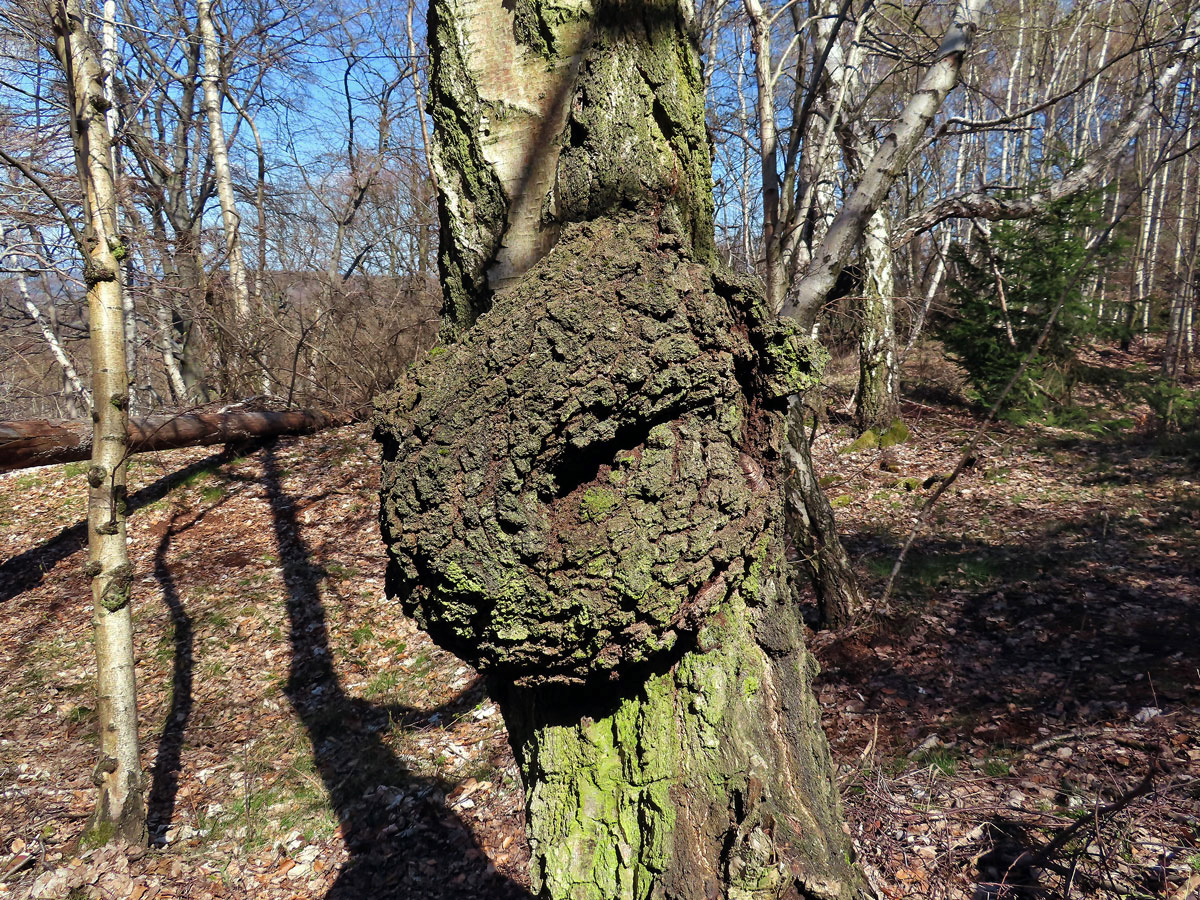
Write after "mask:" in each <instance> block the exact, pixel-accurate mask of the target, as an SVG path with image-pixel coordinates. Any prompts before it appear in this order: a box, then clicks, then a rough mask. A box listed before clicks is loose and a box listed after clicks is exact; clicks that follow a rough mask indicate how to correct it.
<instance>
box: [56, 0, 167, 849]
mask: <svg viewBox="0 0 1200 900" xmlns="http://www.w3.org/2000/svg"><path fill="white" fill-rule="evenodd" d="M83 21H84V20H83V15H82V11H81V9H80V6H79V2H78V0H65V3H64V5H63V6H62V7H61V9H60V14H59V15H58V16H56V18H55V31H56V34H55V47H56V52H57V55H58V59H59V63H60V64H61V65H62V67H63V71H64V72H66V73H67V75H68V99H69V102H70V115H71V136H72V139H73V142H74V147H75V156H76V166H77V170H78V173H79V182H80V188H81V190H82V194H83V198H84V231H83V233H82V235H80V243H81V247H80V249H81V251H82V252H83V257H84V281H85V283H86V284H87V294H88V316H89V319H88V321H89V334H90V343H91V353H92V398H93V407H92V421H93V432H92V434H93V437H92V455H91V459H92V465H91V468H90V469H89V470H88V484H89V485H90V490H89V493H88V563H87V566H86V570H87V572H88V574H89V575H90V576H91V578H92V601H93V608H94V616H93V624H94V635H95V648H96V687H97V695H98V702H97V719H98V721H99V732H100V759H99V762H98V763H97V765H96V768H95V771H94V773H93V781H94V782H95V784H96V786H97V788H99V796H98V798H97V801H96V809H95V811H94V812H93V813H92V816H91V819H90V820H89V821H88V824H87V827H86V829H85V832H84V841H85V843H92V844H100V843H107V842H108V841H111V840H126V841H129V842H131V843H137V844H140V843H144V842H145V840H146V805H145V798H144V792H145V776H144V774H143V772H142V765H141V759H140V757H139V753H138V734H137V688H136V684H135V681H134V658H133V625H132V619H131V617H130V611H129V599H130V590H131V587H132V584H133V570H132V567H131V566H130V563H129V558H128V555H127V553H126V545H125V471H126V466H125V459H126V425H127V420H128V408H129V378H128V374H127V372H126V369H125V321H124V305H123V303H122V298H121V279H120V259H121V257H122V256H123V255H124V252H125V248H124V247H123V246H122V244H121V239H120V236H119V234H118V231H117V222H116V194H115V185H114V172H113V156H112V136H111V134H110V133H109V130H108V124H107V122H106V120H105V110H107V108H108V106H107V102H106V101H105V98H104V72H103V69H102V68H101V66H100V63H99V60H98V58H97V53H96V47H95V43H94V40H93V38H92V36H91V35H90V34H88V32H87V30H86V28H85V27H84V24H83Z"/></svg>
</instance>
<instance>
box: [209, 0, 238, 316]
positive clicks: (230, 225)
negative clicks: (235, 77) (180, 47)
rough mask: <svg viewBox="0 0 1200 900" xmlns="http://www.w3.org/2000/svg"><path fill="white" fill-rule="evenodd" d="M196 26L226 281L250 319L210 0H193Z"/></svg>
mask: <svg viewBox="0 0 1200 900" xmlns="http://www.w3.org/2000/svg"><path fill="white" fill-rule="evenodd" d="M196 26H197V28H198V29H199V31H200V38H201V40H202V41H203V43H204V67H203V69H202V70H201V82H202V84H203V87H204V112H205V115H206V116H207V117H208V143H209V152H210V153H211V154H212V162H213V178H214V180H215V181H216V183H217V198H218V200H219V201H220V204H221V223H222V226H223V229H224V232H225V250H226V253H227V255H228V265H229V283H230V289H231V291H232V293H233V309H234V315H235V316H236V317H237V320H238V321H239V322H248V321H249V319H250V291H249V287H248V284H247V279H246V263H245V260H244V258H243V256H242V239H241V221H242V220H241V216H240V215H239V214H238V209H237V200H236V198H235V197H234V195H233V173H232V171H231V169H230V166H229V148H228V147H227V146H226V143H225V126H224V123H223V122H222V120H221V94H222V86H221V48H220V44H219V42H218V40H217V30H216V28H214V27H213V21H212V0H196Z"/></svg>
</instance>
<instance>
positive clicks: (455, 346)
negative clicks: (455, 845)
mask: <svg viewBox="0 0 1200 900" xmlns="http://www.w3.org/2000/svg"><path fill="white" fill-rule="evenodd" d="M433 5H434V6H435V7H436V10H435V11H434V12H432V13H431V29H430V33H431V37H432V40H433V50H434V59H435V71H436V72H438V73H440V77H441V78H442V79H444V80H447V79H448V81H446V82H445V83H447V84H452V85H453V92H454V93H455V94H456V95H457V96H459V97H463V96H468V97H473V99H472V103H475V104H476V105H475V106H474V107H473V109H474V112H473V113H472V114H471V115H466V116H464V115H450V114H446V115H439V114H438V112H437V111H436V109H435V124H436V126H437V128H439V129H443V130H444V129H450V131H449V133H442V134H440V135H439V137H438V142H439V146H441V147H443V148H457V150H461V151H462V152H461V153H459V155H458V157H457V158H458V159H459V160H460V161H465V162H463V163H462V165H463V166H464V167H467V168H470V167H475V168H474V171H472V172H469V173H459V175H460V176H461V177H460V179H459V181H458V182H455V181H454V180H453V179H451V181H450V182H449V187H448V188H447V195H446V196H445V197H444V198H443V226H444V231H443V236H444V244H443V250H442V253H443V268H444V271H446V272H447V273H450V274H452V275H455V276H456V277H455V278H454V279H452V280H451V282H450V283H448V284H447V285H446V295H447V296H446V299H447V306H446V313H447V320H448V323H449V324H448V325H447V327H446V328H445V329H444V331H443V338H444V339H445V340H446V343H445V344H444V345H443V346H440V347H438V348H435V350H434V351H433V352H431V353H430V354H429V356H428V357H427V358H426V360H424V361H423V362H422V363H420V364H419V365H418V366H417V367H416V369H415V371H414V372H413V373H412V376H411V377H410V378H408V379H406V380H405V381H403V382H401V383H400V384H398V385H397V386H396V389H395V390H394V391H392V392H391V393H390V394H388V395H385V396H384V397H382V398H380V400H379V401H378V404H377V409H378V413H377V419H376V422H377V430H376V435H377V437H378V438H379V440H380V441H381V442H382V444H383V457H384V468H383V485H382V511H381V525H382V531H383V534H384V538H385V541H386V542H387V543H388V549H389V554H390V560H389V569H388V586H389V590H390V591H391V592H392V593H393V594H394V595H396V596H398V597H399V598H400V599H401V600H402V602H403V603H404V606H405V609H406V610H407V611H408V612H409V613H410V614H412V615H414V616H416V617H417V619H418V621H419V622H421V624H422V625H423V627H425V628H426V630H428V632H429V633H430V634H431V635H432V636H433V637H434V639H435V640H437V641H438V642H439V643H440V644H441V645H442V646H445V647H447V648H449V649H450V650H452V651H453V652H455V653H457V654H458V655H460V656H461V657H462V658H464V659H466V660H467V661H469V662H470V663H471V664H472V665H474V666H476V667H477V668H479V669H480V670H481V671H483V672H484V673H485V674H486V675H487V677H488V679H489V683H490V684H491V687H492V691H493V693H494V695H495V696H496V698H497V700H498V701H499V703H500V706H501V708H502V710H503V712H504V715H505V718H506V721H507V723H508V726H509V730H510V735H511V740H512V743H513V747H514V750H515V752H516V756H517V760H518V763H519V765H520V768H521V772H522V775H523V778H524V780H525V789H526V798H527V804H528V806H527V814H528V833H529V836H530V841H531V844H532V848H533V871H532V875H533V881H534V886H535V891H536V893H537V895H538V896H539V897H540V898H546V900H568V898H570V900H580V898H583V900H589V898H597V900H599V898H605V900H607V898H612V900H616V898H664V900H665V898H672V900H700V898H705V900H708V898H711V897H729V898H750V897H754V898H782V897H822V898H826V897H828V898H851V897H854V896H856V895H857V894H858V893H859V891H860V887H859V885H860V882H859V880H858V877H857V875H856V872H855V870H854V867H853V865H852V863H851V862H850V855H851V851H850V845H849V841H848V839H847V838H846V836H845V834H844V832H843V830H842V827H841V816H840V809H839V805H838V799H837V792H836V787H835V782H834V779H833V773H832V764H831V761H830V757H829V750H828V746H827V744H826V741H825V738H824V736H823V734H822V732H821V728H820V716H819V711H818V709H817V706H816V701H815V698H814V696H813V692H812V688H811V678H812V675H813V670H814V664H813V662H812V660H811V658H810V657H809V656H808V655H807V653H806V651H805V649H804V644H803V640H802V626H801V623H800V620H799V617H798V614H797V611H796V609H795V608H794V606H793V605H792V603H791V602H790V591H789V590H788V585H787V570H786V566H785V561H784V552H783V548H784V538H783V530H782V522H783V494H782V491H781V485H782V477H783V458H782V446H783V411H784V408H785V406H786V403H787V397H789V396H791V395H794V394H797V393H802V392H803V391H805V390H807V389H808V388H810V387H811V386H812V385H813V384H814V383H815V380H816V379H817V378H818V377H819V374H820V368H821V361H822V360H823V355H822V353H821V352H820V351H819V350H818V349H817V348H815V347H814V346H813V345H812V344H811V342H810V341H809V340H808V339H807V338H806V337H804V336H803V335H801V333H800V332H799V331H798V330H797V328H796V327H795V326H793V325H792V324H791V323H790V322H780V321H778V320H776V319H775V318H774V316H773V314H772V312H771V311H770V310H769V309H768V308H767V305H766V303H765V301H764V299H763V297H762V294H761V292H760V291H759V289H758V288H757V287H756V286H755V285H753V284H752V283H749V282H747V281H744V280H741V279H739V278H736V277H734V276H732V275H729V274H727V273H724V272H722V271H719V270H718V269H716V268H715V260H714V254H713V242H712V220H711V215H712V207H711V202H712V201H711V189H710V182H709V179H710V174H709V156H708V147H707V142H706V140H705V133H704V123H703V109H702V106H701V99H700V98H701V96H702V95H701V92H700V86H701V82H700V70H699V66H698V64H697V59H696V53H695V48H694V43H693V42H694V35H693V34H692V23H691V21H690V18H689V13H688V12H687V11H686V10H685V8H684V6H683V5H676V3H675V2H666V0H659V2H653V0H652V2H646V3H622V2H608V3H595V4H587V3H577V4H574V3H573V4H572V5H570V6H569V7H568V6H566V5H565V3H564V2H559V3H554V2H550V0H519V2H517V3H515V4H509V6H508V8H506V7H505V5H504V4H502V3H501V2H500V0H494V2H485V0H434V4H433ZM504 15H507V16H508V20H507V21H508V22H509V24H508V25H507V28H508V29H509V30H510V31H509V32H505V33H504V34H502V35H500V36H499V37H497V36H495V35H494V34H493V35H492V36H491V37H488V38H483V37H481V36H480V35H479V32H478V30H476V31H475V32H472V27H475V28H476V29H478V28H479V26H480V23H489V24H492V25H494V24H495V23H496V22H497V21H506V20H504V19H503V16H504ZM433 23H436V24H437V28H436V29H435V28H434V27H432V24H433ZM472 23H475V24H474V26H473V25H472ZM509 33H511V35H512V40H511V41H509V40H508V37H507V35H508V34H509ZM444 41H452V42H453V45H452V46H449V47H444V46H443V42H444ZM489 54H491V55H493V56H495V55H496V54H499V55H500V57H499V58H509V59H512V58H515V59H517V61H518V62H519V64H520V65H521V66H523V67H524V68H523V69H522V71H534V70H535V69H536V67H537V66H541V67H542V68H543V69H544V70H545V71H546V72H548V73H549V77H548V81H547V84H549V86H550V87H552V88H553V89H554V90H557V91H560V92H562V93H563V95H564V96H565V97H566V98H567V102H565V104H554V103H547V104H545V105H543V106H541V107H539V108H538V109H533V110H531V109H525V110H524V111H523V112H521V113H520V114H513V115H509V116H508V117H507V118H505V123H506V124H505V126H504V127H505V128H506V129H512V130H511V132H510V133H507V134H506V135H504V136H503V137H502V139H501V140H502V141H504V142H509V143H513V142H518V141H517V138H520V140H526V141H529V140H536V139H537V137H538V135H539V134H544V133H545V127H546V122H550V123H551V125H552V127H551V131H552V132H553V133H554V134H555V139H554V141H553V142H551V145H545V144H543V145H541V146H542V149H543V151H544V152H547V153H551V155H552V156H553V166H552V167H550V168H551V169H552V174H551V177H549V179H548V180H546V181H544V182H543V181H541V180H540V179H541V178H542V175H543V174H545V172H546V171H547V169H546V168H545V161H544V160H542V161H538V160H529V158H528V157H524V158H523V159H525V160H526V161H527V162H528V166H526V163H525V162H522V163H521V165H520V166H518V167H516V171H518V172H519V171H522V168H521V167H522V166H526V167H525V168H524V169H523V171H524V172H525V173H526V175H527V176H529V177H527V178H517V179H516V180H515V181H514V180H513V179H512V178H510V176H511V175H512V173H513V171H514V169H513V168H512V166H511V159H506V157H505V156H504V154H502V153H500V152H499V150H498V149H497V147H496V146H495V145H494V144H489V141H491V140H492V139H493V138H494V137H495V132H494V131H493V125H494V123H495V122H496V121H497V118H496V116H497V114H498V113H500V112H511V111H512V110H511V106H513V105H515V104H510V106H506V107H503V108H501V107H500V106H499V105H498V101H497V100H496V99H495V98H494V96H493V98H492V99H488V98H486V97H483V96H482V94H483V93H484V92H485V90H486V91H490V92H491V94H492V95H494V94H496V92H497V91H498V90H499V89H498V88H496V87H495V86H494V85H493V86H491V87H488V88H486V89H485V88H484V87H482V81H481V78H480V73H483V72H485V71H488V67H489V66H492V65H493V64H494V62H495V61H494V60H492V61H491V62H489V60H488V59H480V58H479V57H481V56H488V55H489ZM505 54H507V57H505ZM564 54H569V58H565V57H564ZM436 77H439V76H435V79H436ZM439 90H443V89H440V88H438V87H436V86H435V89H434V94H435V97H434V100H435V104H436V103H437V98H438V91H439ZM506 90H507V89H506ZM472 92H473V93H472ZM468 105H469V104H468ZM458 108H459V109H461V108H462V104H460V106H459V107H458ZM556 110H557V112H556ZM555 115H561V119H554V116H555ZM558 122H561V128H560V127H559V125H558V124H557V123H558ZM535 149H536V148H535ZM448 160H449V156H447V155H443V156H442V165H443V166H446V165H449V163H448V162H447V161H448ZM454 165H459V163H454ZM489 172H490V177H491V178H492V179H493V181H491V182H489V180H488V177H487V175H488V173H489ZM539 173H541V174H539ZM443 181H445V179H443ZM467 181H470V182H471V183H472V184H475V185H479V184H488V183H491V184H493V185H494V186H495V187H496V197H498V202H499V206H498V207H496V208H495V209H493V208H492V207H488V209H487V215H486V216H484V217H471V216H464V215H463V214H462V212H463V210H465V209H466V205H465V204H464V203H463V202H462V199H463V197H464V196H465V193H464V192H463V190H462V188H461V185H462V184H465V183H466V182H467ZM513 184H518V185H523V186H524V187H525V188H527V187H528V185H529V184H536V185H542V186H539V187H537V188H536V190H537V191H538V192H539V194H538V200H537V203H535V204H532V206H535V207H537V208H538V209H539V210H540V214H539V217H538V223H537V229H534V231H536V232H538V233H536V234H534V233H533V232H531V231H530V230H529V229H528V228H525V227H524V226H522V225H521V223H520V219H521V217H522V216H524V215H527V213H528V210H529V209H530V208H531V204H529V203H528V202H524V201H522V202H517V200H516V199H515V193H514V190H513V189H512V187H511V186H510V185H513ZM522 210H524V211H525V212H522ZM493 212H497V215H495V216H492V213H493ZM480 227H483V228H484V229H485V230H486V234H487V237H486V240H484V241H481V242H479V243H478V244H477V246H475V247H473V246H471V245H469V244H468V243H467V242H464V240H463V235H466V234H468V233H476V234H478V233H479V232H478V231H476V232H470V230H471V229H478V228H480ZM547 234H550V238H547V237H546V235H547ZM543 240H544V241H545V249H541V248H542V247H543V244H542V243H540V242H542V241H543ZM488 241H490V242H491V243H490V244H488V243H487V242H488ZM521 241H527V243H526V244H525V249H526V250H528V251H529V252H527V253H524V252H523V253H518V252H516V246H515V245H516V244H517V243H519V242H521ZM510 242H511V243H510ZM485 244H486V245H487V247H490V248H491V249H490V251H488V252H479V253H476V249H477V248H478V247H484V245H485ZM485 249H486V247H485ZM489 253H490V256H489V255H488V254H489ZM473 254H474V255H473ZM462 273H468V274H469V277H467V278H465V279H464V278H458V277H457V275H461V274H462ZM464 286H465V287H464ZM464 298H466V299H465V300H464ZM451 338H453V341H451V340H450V339H451Z"/></svg>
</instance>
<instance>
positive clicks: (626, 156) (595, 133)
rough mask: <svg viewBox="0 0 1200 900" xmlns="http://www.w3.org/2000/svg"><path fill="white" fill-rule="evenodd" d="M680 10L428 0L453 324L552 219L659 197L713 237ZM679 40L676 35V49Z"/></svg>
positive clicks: (470, 313)
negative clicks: (431, 0) (429, 1)
mask: <svg viewBox="0 0 1200 900" xmlns="http://www.w3.org/2000/svg"><path fill="white" fill-rule="evenodd" d="M690 16H691V14H690V11H686V10H684V9H683V8H682V6H680V5H677V4H676V3H675V2H672V0H649V2H612V0H609V2H605V0H600V2H596V3H591V2H588V0H573V2H552V0H514V2H510V3H506V4H501V3H497V2H493V0H434V2H431V3H430V6H429V28H428V30H429V39H430V45H431V47H432V48H433V54H432V59H431V66H430V94H431V112H432V117H433V122H434V140H433V144H434V158H433V165H434V169H435V172H436V173H437V182H438V189H439V190H438V209H439V217H440V221H441V230H442V246H441V252H440V254H439V266H440V269H441V276H442V284H443V289H444V291H445V293H446V301H447V305H446V317H445V324H444V326H443V332H444V334H446V335H447V336H451V337H452V336H454V335H455V334H457V333H459V332H460V331H461V330H462V329H464V328H466V327H468V326H469V325H470V324H471V323H472V322H474V320H475V318H476V317H477V316H478V315H479V314H480V313H481V312H483V311H484V310H486V309H487V308H488V307H489V306H490V305H491V295H492V293H493V291H495V290H496V289H498V288H502V287H505V286H507V285H510V284H513V283H514V282H515V280H516V279H518V278H520V276H521V274H522V273H523V272H524V271H525V270H526V269H528V268H529V266H530V265H532V264H533V263H534V262H536V261H537V260H538V259H540V258H541V257H542V256H543V255H545V253H546V252H547V251H548V250H549V249H550V247H552V246H554V243H555V241H556V240H557V238H558V233H559V230H560V229H561V227H562V225H563V224H564V223H566V222H576V221H582V220H585V219H588V218H592V217H594V216H596V215H598V214H600V213H602V212H604V211H606V210H609V209H613V208H616V207H622V206H625V207H648V206H661V207H662V214H661V219H662V221H663V222H664V227H665V228H667V229H669V230H673V231H678V232H680V233H682V234H685V235H686V236H687V238H688V241H689V243H690V244H691V245H692V246H693V247H694V248H695V249H696V252H697V253H699V254H701V255H702V256H704V257H705V258H707V257H710V256H712V254H713V252H714V249H713V247H714V245H713V234H712V187H711V181H710V175H709V171H710V167H709V155H708V154H709V149H708V140H707V136H706V132H705V126H704V100H703V94H702V93H700V92H699V91H700V85H701V72H700V64H699V61H698V59H697V56H696V54H695V52H694V51H693V50H692V49H691V46H692V33H691V32H692V27H693V23H692V21H691V17H690ZM685 48H686V49H685Z"/></svg>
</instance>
